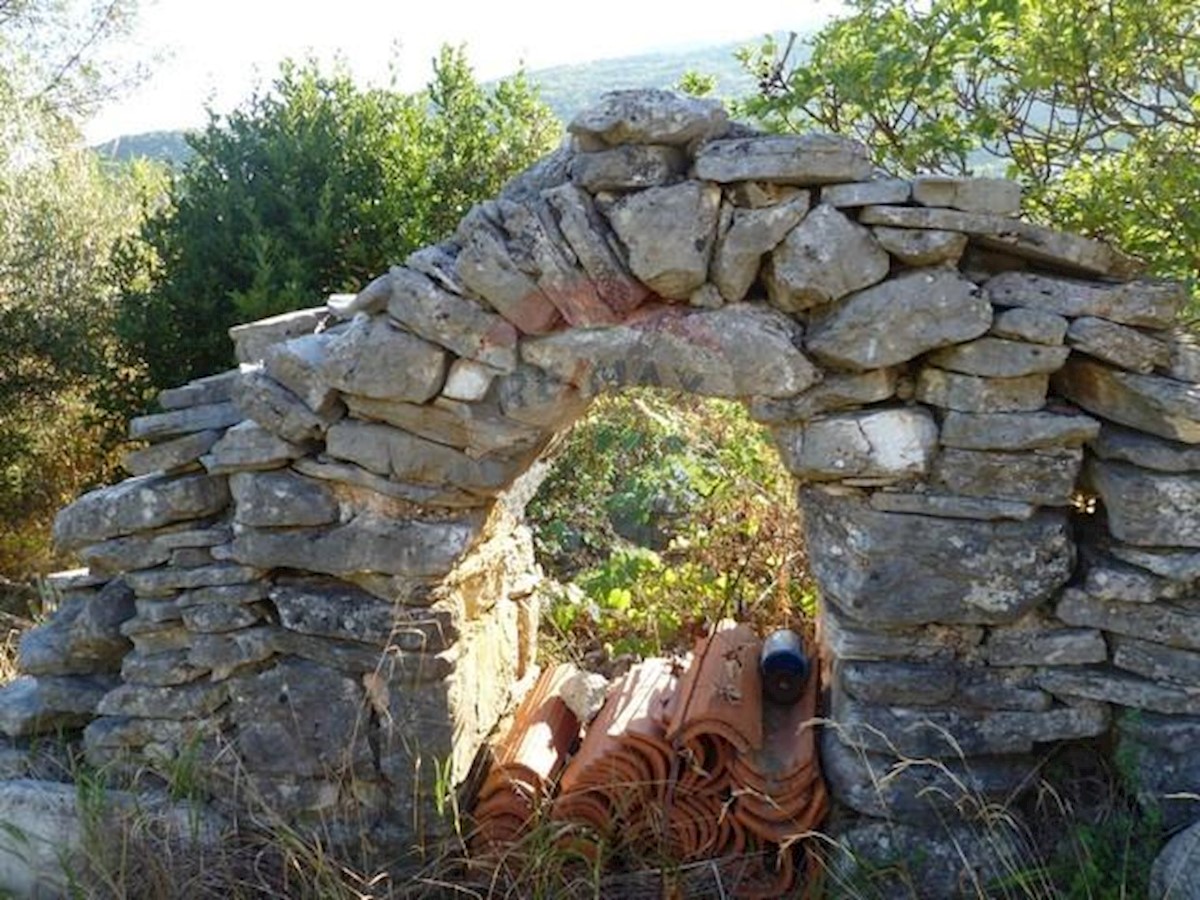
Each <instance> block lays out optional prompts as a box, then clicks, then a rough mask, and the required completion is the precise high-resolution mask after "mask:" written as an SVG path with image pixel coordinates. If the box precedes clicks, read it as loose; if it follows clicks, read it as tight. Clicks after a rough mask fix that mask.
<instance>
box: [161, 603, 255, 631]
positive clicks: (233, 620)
mask: <svg viewBox="0 0 1200 900" xmlns="http://www.w3.org/2000/svg"><path fill="white" fill-rule="evenodd" d="M180 614H181V615H182V617H183V624H184V625H185V626H186V627H187V629H188V631H194V632H199V633H201V634H222V633H224V632H226V631H237V630H238V629H239V628H249V627H250V626H251V625H256V624H258V623H259V622H261V621H262V620H263V619H264V618H265V617H266V611H265V610H264V609H263V604H260V603H256V604H253V605H247V604H244V603H199V604H196V605H195V606H188V607H187V608H185V609H184V608H181V610H180Z"/></svg>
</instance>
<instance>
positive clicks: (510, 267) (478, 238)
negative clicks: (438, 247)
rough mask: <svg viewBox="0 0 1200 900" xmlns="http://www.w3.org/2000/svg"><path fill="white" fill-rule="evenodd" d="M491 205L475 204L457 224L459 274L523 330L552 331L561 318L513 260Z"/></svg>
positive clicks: (464, 281)
mask: <svg viewBox="0 0 1200 900" xmlns="http://www.w3.org/2000/svg"><path fill="white" fill-rule="evenodd" d="M494 207H495V204H492V205H491V207H488V206H487V205H486V204H485V205H484V206H477V207H475V208H474V209H472V211H471V212H470V213H468V214H467V216H466V218H464V219H463V221H462V222H461V223H460V224H459V226H458V236H459V239H460V240H461V241H462V245H463V246H462V251H461V252H460V253H459V254H458V259H457V261H456V272H457V274H458V277H459V278H460V279H461V280H462V282H463V284H464V285H466V287H467V288H468V289H469V290H471V291H473V292H475V293H476V294H478V295H479V296H480V297H482V298H483V299H484V300H486V301H487V302H488V303H489V304H490V305H491V306H492V308H493V309H495V310H496V312H498V313H500V315H502V316H503V317H504V318H506V319H507V320H508V321H509V322H511V323H512V324H513V325H515V326H516V327H517V328H518V329H519V330H520V331H522V332H524V333H525V334H545V333H546V332H548V331H552V330H553V329H554V327H555V326H556V325H557V324H558V322H559V321H560V316H559V312H558V308H557V307H555V305H554V304H553V303H551V302H550V298H549V297H547V296H546V295H545V294H543V293H542V291H541V289H540V288H539V287H538V285H537V281H536V280H534V279H533V278H532V277H530V276H529V275H528V274H527V273H525V272H522V271H521V269H520V268H518V266H517V264H516V262H514V260H513V258H512V256H511V255H510V254H509V252H508V249H507V248H506V247H505V241H504V234H503V232H502V231H501V230H500V228H499V227H498V225H497V224H496V223H495V222H494V221H492V217H496V218H498V216H499V213H498V212H497V211H496V210H495V208H494Z"/></svg>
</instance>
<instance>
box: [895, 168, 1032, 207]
mask: <svg viewBox="0 0 1200 900" xmlns="http://www.w3.org/2000/svg"><path fill="white" fill-rule="evenodd" d="M912 198H913V200H915V201H916V202H917V203H920V204H921V205H922V206H948V207H952V208H953V209H960V210H962V211H964V212H976V213H996V214H998V215H1002V216H1015V215H1016V214H1017V213H1018V212H1019V211H1020V209H1021V185H1020V184H1019V183H1017V182H1015V181H1010V180H1008V179H1007V178H967V177H962V176H956V175H919V176H917V177H916V178H914V179H913V182H912Z"/></svg>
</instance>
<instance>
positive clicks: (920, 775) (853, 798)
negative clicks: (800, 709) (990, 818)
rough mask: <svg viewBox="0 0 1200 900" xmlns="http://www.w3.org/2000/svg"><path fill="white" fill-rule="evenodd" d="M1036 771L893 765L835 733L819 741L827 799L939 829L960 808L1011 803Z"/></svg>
mask: <svg viewBox="0 0 1200 900" xmlns="http://www.w3.org/2000/svg"><path fill="white" fill-rule="evenodd" d="M1036 765H1037V763H1036V762H1035V761H1033V760H1031V759H1029V758H1028V757H1023V756H992V757H987V756H985V757H972V758H971V759H953V758H950V759H939V760H920V759H917V760H913V759H906V760H898V759H897V758H896V757H895V756H894V755H892V754H879V753H868V752H865V751H861V750H855V749H853V748H851V747H849V746H847V745H846V744H844V743H843V742H842V741H840V740H838V736H837V729H836V727H829V728H825V729H824V730H823V732H822V736H821V771H822V775H824V777H825V779H826V781H827V782H828V785H829V788H830V791H831V793H832V794H833V796H834V797H836V798H837V799H838V800H839V801H841V802H842V803H844V804H845V805H847V806H849V807H850V808H851V809H854V810H856V811H858V812H860V813H863V814H865V815H868V816H875V817H882V818H892V817H901V818H903V820H904V821H905V822H907V823H911V822H914V821H922V820H925V821H928V820H933V821H935V822H939V823H944V821H945V817H946V813H947V812H950V811H954V810H957V809H959V808H960V804H963V803H964V802H967V803H979V802H981V801H982V802H987V801H989V800H991V801H996V802H1002V803H1008V802H1011V801H1012V799H1013V798H1014V797H1015V796H1017V795H1019V794H1020V793H1021V790H1022V788H1023V787H1025V786H1026V785H1028V784H1031V783H1033V782H1032V781H1031V779H1030V776H1031V774H1032V772H1033V771H1034V769H1035V768H1036Z"/></svg>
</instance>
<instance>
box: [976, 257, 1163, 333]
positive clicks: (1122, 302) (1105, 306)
mask: <svg viewBox="0 0 1200 900" xmlns="http://www.w3.org/2000/svg"><path fill="white" fill-rule="evenodd" d="M1081 240H1082V239H1081ZM1089 243H1095V242H1089ZM1099 246H1104V245H1102V244H1101V245H1099ZM1101 274H1103V273H1101ZM984 290H985V291H986V292H987V295H988V297H990V298H991V301H992V302H993V303H995V304H996V305H997V306H1019V307H1022V308H1025V309H1033V310H1038V311H1039V312H1047V313H1055V314H1057V315H1060V316H1067V317H1068V318H1072V319H1075V318H1081V317H1084V316H1089V317H1092V316H1094V317H1097V318H1101V319H1107V320H1108V321H1109V322H1116V323H1118V324H1121V325H1135V326H1138V327H1142V328H1169V327H1170V326H1171V325H1173V324H1174V322H1175V318H1176V316H1177V315H1178V314H1179V311H1180V309H1182V308H1183V306H1184V304H1185V303H1186V302H1187V290H1186V289H1185V288H1184V286H1183V285H1182V284H1179V283H1176V282H1156V281H1132V282H1129V283H1126V284H1103V283H1099V284H1098V283H1096V282H1094V281H1076V280H1074V279H1071V278H1056V277H1054V276H1051V275H1035V274H1034V273H1032V272H1003V273H1001V274H999V275H996V276H995V277H994V278H991V279H990V280H989V281H988V282H987V284H985V285H984Z"/></svg>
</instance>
